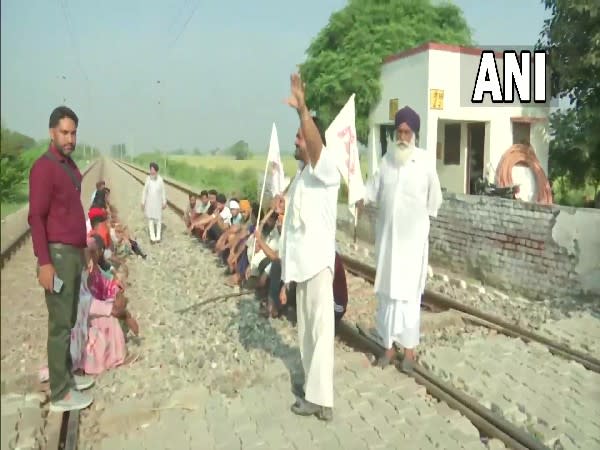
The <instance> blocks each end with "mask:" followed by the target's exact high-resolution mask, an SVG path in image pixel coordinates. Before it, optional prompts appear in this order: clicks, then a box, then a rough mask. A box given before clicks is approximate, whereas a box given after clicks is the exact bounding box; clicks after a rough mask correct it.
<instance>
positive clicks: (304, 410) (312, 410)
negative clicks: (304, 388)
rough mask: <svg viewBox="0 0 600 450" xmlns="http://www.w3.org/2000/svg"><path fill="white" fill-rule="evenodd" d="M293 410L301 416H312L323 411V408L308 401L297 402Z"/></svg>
mask: <svg viewBox="0 0 600 450" xmlns="http://www.w3.org/2000/svg"><path fill="white" fill-rule="evenodd" d="M291 410H292V412H293V413H294V414H297V415H299V416H312V415H313V414H314V415H317V414H318V413H319V412H320V411H321V407H320V406H319V405H315V404H314V403H311V402H308V401H306V400H297V401H296V403H294V404H293V405H292V407H291Z"/></svg>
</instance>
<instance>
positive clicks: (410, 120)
mask: <svg viewBox="0 0 600 450" xmlns="http://www.w3.org/2000/svg"><path fill="white" fill-rule="evenodd" d="M403 123H406V124H407V125H408V126H409V127H410V129H411V130H412V131H413V133H418V132H419V128H420V127H421V119H419V115H418V114H417V113H416V112H415V111H414V110H413V109H412V108H410V107H408V106H405V107H404V108H402V109H399V110H398V112H397V113H396V120H395V127H396V129H397V128H398V127H399V126H400V125H401V124H403Z"/></svg>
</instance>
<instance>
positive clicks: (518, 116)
mask: <svg viewBox="0 0 600 450" xmlns="http://www.w3.org/2000/svg"><path fill="white" fill-rule="evenodd" d="M481 52H482V49H478V48H471V47H459V46H454V45H446V44H438V43H428V44H425V45H422V46H420V47H417V48H414V49H411V50H407V51H404V52H402V53H399V54H396V55H392V56H389V57H388V58H386V59H385V61H384V63H383V67H382V70H381V85H382V92H381V100H380V101H379V103H378V104H377V105H376V106H375V107H374V108H373V110H372V112H371V114H370V116H369V127H370V134H369V143H368V165H369V176H371V175H372V174H373V173H374V172H375V171H376V170H377V167H378V165H379V161H380V159H381V157H382V156H383V155H384V154H385V152H386V151H387V146H388V145H389V141H390V140H391V139H393V137H394V116H395V114H396V111H397V110H398V109H399V108H402V107H403V106H405V105H408V106H410V107H411V108H412V109H414V110H415V111H416V112H417V113H418V114H419V116H420V118H421V130H420V133H419V138H418V140H417V145H418V146H419V147H421V148H424V149H426V150H427V151H428V152H431V156H432V163H433V160H434V159H435V161H436V167H437V171H438V175H439V178H440V182H441V184H442V187H443V188H445V189H446V190H448V191H449V192H455V193H464V194H469V193H471V192H472V190H473V182H474V181H475V180H476V179H477V178H479V177H481V176H487V177H488V179H489V180H490V181H491V182H493V181H494V175H495V173H496V168H497V166H498V163H499V161H500V159H501V158H502V155H503V154H504V152H505V151H506V150H507V149H508V148H509V147H511V145H513V144H515V143H523V142H528V143H530V144H531V145H532V146H533V148H534V151H535V153H536V155H537V157H538V159H539V161H540V164H541V166H542V167H543V169H544V171H545V172H546V174H547V169H548V143H549V139H548V126H549V124H548V115H549V111H550V108H549V103H543V104H534V103H531V104H520V103H518V97H516V98H517V102H515V103H514V104H493V103H492V102H491V99H490V95H489V94H486V95H485V100H484V103H482V104H472V103H471V96H472V93H473V88H474V84H475V80H476V77H477V69H478V67H479V60H480V55H481ZM498 58H499V59H498ZM501 58H502V54H501V53H500V54H499V55H497V59H498V61H497V64H498V72H499V73H500V74H502V72H503V64H502V59H501ZM500 79H501V81H502V80H503V76H502V75H501V76H500ZM515 92H516V91H515ZM512 177H513V181H514V182H515V183H516V184H520V185H521V198H523V199H524V200H531V199H532V198H533V195H534V193H535V178H534V177H533V173H532V172H531V170H529V169H528V168H526V167H515V168H514V169H513V172H512Z"/></svg>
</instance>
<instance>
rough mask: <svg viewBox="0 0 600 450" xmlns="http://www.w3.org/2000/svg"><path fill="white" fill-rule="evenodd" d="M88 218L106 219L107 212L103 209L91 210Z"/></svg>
mask: <svg viewBox="0 0 600 450" xmlns="http://www.w3.org/2000/svg"><path fill="white" fill-rule="evenodd" d="M88 217H89V219H90V220H93V219H95V218H96V217H101V218H106V210H105V209H103V208H90V210H89V211H88Z"/></svg>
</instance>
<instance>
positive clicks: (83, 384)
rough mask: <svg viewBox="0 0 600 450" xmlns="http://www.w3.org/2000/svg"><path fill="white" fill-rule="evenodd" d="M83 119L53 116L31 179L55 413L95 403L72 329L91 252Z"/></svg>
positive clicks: (63, 111)
mask: <svg viewBox="0 0 600 450" xmlns="http://www.w3.org/2000/svg"><path fill="white" fill-rule="evenodd" d="M78 122H79V119H78V118H77V116H76V115H75V113H74V112H73V111H71V110H70V109H69V108H67V107H65V106H60V107H58V108H56V109H55V110H54V111H52V114H51V115H50V139H51V142H50V147H49V148H48V152H46V153H45V154H44V155H42V156H41V157H40V158H39V159H38V160H37V161H35V163H34V164H33V166H32V167H31V172H30V174H29V226H30V227H31V237H32V240H33V250H34V253H35V256H37V260H38V281H39V283H40V285H41V286H42V287H43V288H44V291H45V294H46V306H47V308H48V369H49V375H50V402H51V404H50V410H51V411H72V410H78V409H83V408H87V407H88V406H89V405H90V404H91V403H92V397H91V396H90V395H89V394H85V393H82V392H80V391H81V390H84V389H87V388H89V387H91V386H92V385H93V384H94V382H93V379H91V378H89V377H82V376H77V375H73V374H72V361H71V352H70V344H71V329H72V328H73V327H74V326H75V320H76V318H77V307H78V304H79V288H80V283H81V272H82V269H83V249H84V248H85V247H86V229H85V220H86V217H85V213H84V211H83V205H82V204H81V180H82V176H81V173H80V172H79V169H78V168H77V165H76V164H75V163H74V162H73V160H72V159H71V154H72V153H73V151H74V150H75V144H76V140H77V125H78Z"/></svg>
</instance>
